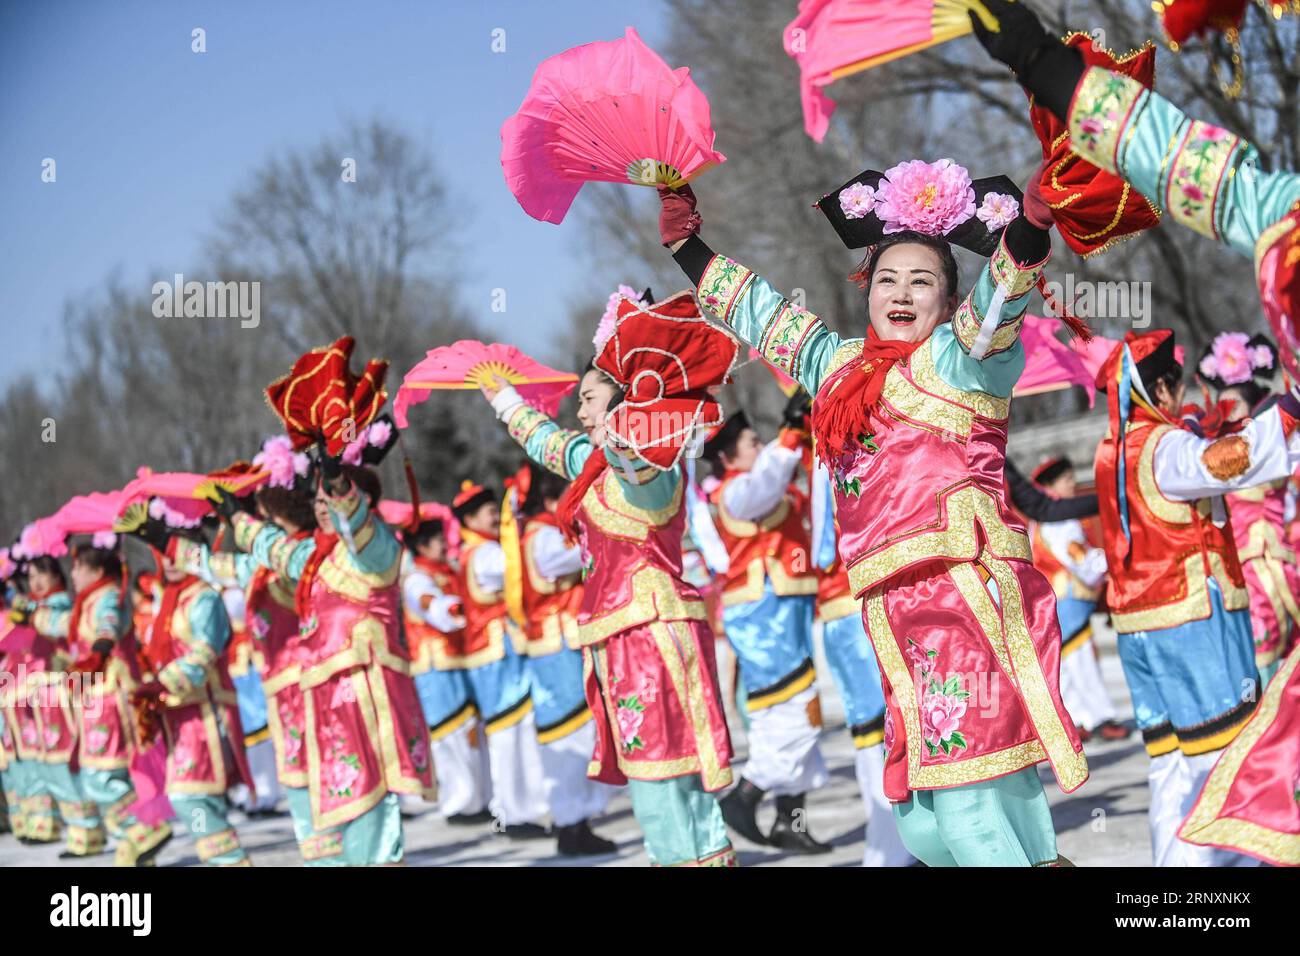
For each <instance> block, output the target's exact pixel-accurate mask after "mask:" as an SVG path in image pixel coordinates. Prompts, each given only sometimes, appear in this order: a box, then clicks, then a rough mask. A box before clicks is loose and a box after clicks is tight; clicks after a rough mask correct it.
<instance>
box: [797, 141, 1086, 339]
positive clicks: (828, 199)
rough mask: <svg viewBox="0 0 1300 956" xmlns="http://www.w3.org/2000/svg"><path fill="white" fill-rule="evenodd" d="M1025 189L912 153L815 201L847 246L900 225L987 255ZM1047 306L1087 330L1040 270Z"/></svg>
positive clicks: (986, 330)
mask: <svg viewBox="0 0 1300 956" xmlns="http://www.w3.org/2000/svg"><path fill="white" fill-rule="evenodd" d="M1023 204H1024V195H1023V194H1022V193H1021V191H1020V189H1019V188H1018V187H1017V186H1016V184H1015V183H1013V182H1012V181H1011V180H1010V179H1009V178H1008V177H1006V176H989V177H986V178H984V179H971V177H970V173H969V172H967V170H966V168H965V167H964V166H959V165H958V164H957V163H954V162H953V161H952V160H951V159H940V160H936V161H935V162H932V163H927V162H925V161H923V160H919V159H912V160H908V161H906V162H902V163H899V164H898V165H896V166H891V167H890V168H889V169H887V170H885V171H884V172H883V173H881V172H877V171H876V170H874V169H868V170H866V171H865V172H862V173H859V174H858V175H857V176H854V177H853V178H852V179H851V180H849V181H848V182H847V183H845V184H844V185H843V186H841V187H840V188H839V189H837V190H835V191H834V192H830V193H827V194H826V195H825V196H823V197H822V198H821V199H820V200H818V202H817V208H818V209H820V210H821V211H822V213H823V214H824V215H825V216H826V218H827V219H828V220H829V221H830V224H831V227H832V228H833V229H834V230H835V232H836V234H837V235H838V236H839V237H840V241H841V242H843V243H844V245H846V246H848V248H850V249H863V248H867V250H868V252H867V258H868V259H870V257H871V249H870V248H869V247H872V246H875V245H876V244H877V243H879V242H880V241H881V240H883V239H885V238H886V237H888V236H891V235H896V234H897V233H900V232H917V233H920V234H921V235H924V236H932V237H934V238H936V239H944V240H946V241H948V242H950V243H953V244H954V245H958V246H961V247H962V248H963V249H969V250H970V251H971V252H974V253H977V254H978V255H981V256H985V257H989V256H992V255H993V253H994V252H996V251H997V248H998V244H999V243H1000V242H1001V241H1002V234H1003V232H1004V231H1005V230H1006V228H1007V227H1008V226H1010V225H1011V223H1013V222H1015V221H1016V219H1018V218H1019V217H1020V215H1021V213H1022V211H1023V208H1024V206H1023ZM849 279H850V280H852V281H858V282H860V283H862V284H864V285H865V283H866V280H868V279H869V277H868V276H864V275H862V274H861V273H859V272H855V273H853V274H852V275H850V276H849ZM1037 288H1038V291H1039V292H1041V293H1042V295H1043V298H1044V299H1045V300H1046V301H1047V303H1048V306H1049V307H1050V309H1051V310H1052V312H1053V313H1054V314H1057V315H1059V316H1060V318H1061V320H1062V322H1064V323H1065V325H1066V327H1067V328H1068V329H1069V331H1070V333H1071V334H1072V335H1075V336H1077V337H1079V338H1081V339H1083V340H1084V341H1087V340H1088V339H1091V338H1092V331H1091V330H1090V329H1089V328H1088V326H1087V324H1086V323H1085V322H1083V321H1082V320H1080V319H1079V318H1078V317H1077V316H1075V315H1073V314H1072V313H1071V311H1070V310H1069V309H1068V308H1066V307H1065V305H1064V303H1061V302H1059V301H1058V300H1057V299H1056V298H1055V297H1054V296H1052V295H1051V293H1050V291H1049V287H1048V285H1047V283H1046V280H1045V278H1044V277H1043V276H1042V275H1040V276H1039V278H1038V284H1037ZM1008 291H1009V290H1007V289H1005V288H1003V287H1002V286H999V287H998V290H997V292H996V293H995V294H994V296H993V301H992V303H991V304H990V307H989V310H988V314H987V315H986V316H985V317H984V321H983V322H982V323H981V325H980V332H979V334H978V335H977V337H976V339H975V342H974V343H973V344H972V346H971V356H972V357H974V358H977V359H979V358H983V357H984V355H985V353H986V351H987V349H988V347H989V344H990V343H991V342H992V337H993V333H994V332H995V331H996V330H997V327H998V323H999V321H1000V320H1001V311H1002V305H1003V303H1004V302H1005V301H1006V297H1007V294H1008Z"/></svg>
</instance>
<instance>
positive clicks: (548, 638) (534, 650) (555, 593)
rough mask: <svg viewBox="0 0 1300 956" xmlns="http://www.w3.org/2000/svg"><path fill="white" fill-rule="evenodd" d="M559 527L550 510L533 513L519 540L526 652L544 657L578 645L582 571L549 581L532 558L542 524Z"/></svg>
mask: <svg viewBox="0 0 1300 956" xmlns="http://www.w3.org/2000/svg"><path fill="white" fill-rule="evenodd" d="M548 527H549V528H558V527H559V522H558V521H556V519H555V516H554V515H552V514H539V515H534V516H533V517H531V518H529V519H528V522H527V524H525V525H524V534H523V538H522V540H521V542H520V544H521V550H522V551H523V552H524V575H523V585H524V615H525V617H526V618H527V622H528V625H527V628H526V629H525V634H526V635H527V637H528V648H527V650H528V655H529V656H530V657H543V656H545V655H547V654H554V653H555V652H556V651H558V650H561V649H562V648H563V647H565V646H566V645H567V646H569V647H571V648H575V649H576V648H578V647H580V646H581V644H580V643H579V641H578V610H579V608H580V607H581V606H582V583H581V582H582V572H581V571H578V572H575V573H573V574H568V575H565V576H564V577H562V578H556V579H555V580H553V581H551V580H548V579H547V578H545V577H543V576H542V574H541V572H540V571H538V570H537V563H536V562H535V561H534V559H533V541H534V540H536V538H537V535H538V533H539V532H541V530H542V529H543V528H548Z"/></svg>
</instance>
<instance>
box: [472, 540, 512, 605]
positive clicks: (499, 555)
mask: <svg viewBox="0 0 1300 956" xmlns="http://www.w3.org/2000/svg"><path fill="white" fill-rule="evenodd" d="M470 573H471V574H473V575H474V580H475V581H477V582H478V586H479V587H480V588H482V589H483V590H484V591H490V592H492V593H496V592H498V591H504V590H505V587H506V553H505V552H504V551H503V550H501V545H500V543H498V542H496V541H487V542H485V543H483V544H481V545H479V546H478V547H477V548H475V549H474V557H473V558H472V559H471V561H470Z"/></svg>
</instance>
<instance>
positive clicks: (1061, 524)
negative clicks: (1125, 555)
mask: <svg viewBox="0 0 1300 956" xmlns="http://www.w3.org/2000/svg"><path fill="white" fill-rule="evenodd" d="M1038 533H1039V534H1040V535H1041V536H1042V539H1043V542H1044V543H1045V544H1046V545H1047V549H1048V550H1049V551H1051V552H1052V557H1054V558H1056V560H1057V561H1059V562H1061V564H1062V565H1063V566H1064V567H1065V569H1066V570H1068V571H1069V572H1070V573H1071V574H1073V575H1074V576H1075V577H1076V578H1078V579H1079V580H1080V581H1082V582H1083V585H1084V587H1088V588H1095V587H1096V586H1097V585H1098V584H1100V583H1101V579H1102V578H1104V577H1105V576H1106V552H1104V551H1102V550H1101V548H1094V547H1093V546H1092V545H1090V544H1088V538H1087V536H1086V535H1085V534H1084V533H1083V524H1082V523H1081V522H1080V521H1079V520H1078V519H1073V518H1072V519H1071V520H1069V521H1051V522H1048V523H1047V524H1041V525H1039V526H1038ZM1071 545H1074V546H1075V547H1074V548H1071V547H1070V546H1071ZM1080 545H1081V546H1082V547H1083V549H1084V550H1083V552H1082V555H1081V556H1080V551H1079V546H1080ZM1071 552H1073V553H1071Z"/></svg>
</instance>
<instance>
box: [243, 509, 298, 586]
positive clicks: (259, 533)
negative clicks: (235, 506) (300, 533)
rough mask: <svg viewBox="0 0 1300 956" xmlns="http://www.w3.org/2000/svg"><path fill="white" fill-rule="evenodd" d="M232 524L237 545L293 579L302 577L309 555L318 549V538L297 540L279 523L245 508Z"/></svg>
mask: <svg viewBox="0 0 1300 956" xmlns="http://www.w3.org/2000/svg"><path fill="white" fill-rule="evenodd" d="M230 525H231V527H232V528H233V529H234V532H235V547H237V548H239V549H240V550H241V551H246V552H248V556H249V557H250V558H252V559H253V561H255V562H256V563H258V564H260V565H261V566H262V567H264V568H270V569H271V570H272V571H274V572H275V573H276V574H278V575H280V576H281V577H282V578H286V579H288V580H290V581H297V580H298V579H299V578H301V577H302V572H303V568H305V567H306V566H307V559H308V558H310V557H311V556H312V554H313V553H314V552H315V550H316V541H315V539H314V538H303V539H301V540H295V539H294V538H292V537H290V536H289V535H288V534H286V533H285V532H284V530H283V529H282V528H280V527H279V526H278V525H275V524H273V523H271V522H270V521H261V520H259V519H257V518H254V517H253V516H252V515H250V514H245V513H242V512H241V513H239V514H236V515H234V516H233V517H232V518H231V519H230Z"/></svg>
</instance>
